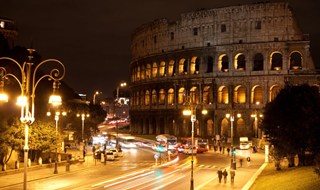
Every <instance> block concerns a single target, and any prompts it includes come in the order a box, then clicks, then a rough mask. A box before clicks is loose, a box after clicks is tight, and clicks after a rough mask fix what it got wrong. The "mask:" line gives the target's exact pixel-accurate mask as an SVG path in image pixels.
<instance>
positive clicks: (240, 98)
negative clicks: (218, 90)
mask: <svg viewBox="0 0 320 190" xmlns="http://www.w3.org/2000/svg"><path fill="white" fill-rule="evenodd" d="M246 95H247V93H246V88H245V87H244V86H241V85H239V86H237V87H235V89H234V95H233V98H234V99H233V102H234V103H236V104H244V103H246Z"/></svg>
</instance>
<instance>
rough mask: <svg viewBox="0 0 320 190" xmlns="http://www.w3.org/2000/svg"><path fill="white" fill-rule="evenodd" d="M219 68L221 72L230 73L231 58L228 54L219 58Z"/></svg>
mask: <svg viewBox="0 0 320 190" xmlns="http://www.w3.org/2000/svg"><path fill="white" fill-rule="evenodd" d="M218 68H219V71H221V72H228V71H229V58H228V56H227V54H222V55H220V56H219V60H218Z"/></svg>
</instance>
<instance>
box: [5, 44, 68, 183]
mask: <svg viewBox="0 0 320 190" xmlns="http://www.w3.org/2000/svg"><path fill="white" fill-rule="evenodd" d="M28 51H29V56H28V60H27V61H25V62H23V63H22V64H20V63H19V62H17V61H16V60H14V59H12V58H9V57H1V58H0V61H6V62H7V63H12V64H14V65H16V66H17V67H18V69H19V71H20V73H19V75H15V74H13V73H7V71H6V68H4V67H0V93H1V94H0V100H1V101H3V102H7V101H8V96H7V95H5V94H4V93H2V92H3V88H4V80H6V79H8V78H9V77H11V78H13V79H15V80H16V81H17V82H18V84H19V87H20V90H21V95H20V96H19V98H18V102H17V104H18V105H20V106H21V117H20V121H21V122H22V123H24V124H25V140H24V148H23V149H24V179H23V189H27V167H28V150H29V146H28V135H29V126H30V125H31V124H32V123H33V122H34V120H35V117H34V115H35V106H34V102H35V101H34V100H35V91H36V88H37V86H38V84H39V82H40V81H41V80H42V79H44V78H48V79H49V80H52V81H53V95H54V96H53V97H50V99H49V100H50V101H49V103H52V104H53V105H59V104H61V97H60V98H58V95H57V94H55V92H56V89H57V88H58V86H59V84H60V82H59V81H60V80H62V79H63V78H64V75H65V67H64V65H63V63H62V62H60V61H58V60H56V59H47V60H44V61H42V62H40V63H39V64H38V65H36V66H35V68H34V69H31V68H32V65H34V63H32V62H31V61H32V59H33V55H32V53H33V52H34V51H35V50H34V49H28ZM49 63H52V64H56V65H57V66H58V67H54V66H53V65H52V64H51V70H50V69H49V70H50V71H49V72H45V71H42V72H44V74H43V75H42V76H40V77H39V78H36V74H37V71H38V69H39V68H40V67H41V66H43V65H45V64H47V65H49ZM19 77H21V78H19ZM37 77H38V75H37ZM59 101H60V102H59Z"/></svg>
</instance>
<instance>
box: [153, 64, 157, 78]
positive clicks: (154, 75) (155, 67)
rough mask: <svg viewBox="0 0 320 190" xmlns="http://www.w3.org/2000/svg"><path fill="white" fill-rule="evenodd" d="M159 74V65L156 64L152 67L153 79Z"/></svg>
mask: <svg viewBox="0 0 320 190" xmlns="http://www.w3.org/2000/svg"><path fill="white" fill-rule="evenodd" d="M157 74H158V65H157V63H156V62H154V63H153V65H152V78H156V77H157Z"/></svg>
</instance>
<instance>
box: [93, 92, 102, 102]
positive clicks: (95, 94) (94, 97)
mask: <svg viewBox="0 0 320 190" xmlns="http://www.w3.org/2000/svg"><path fill="white" fill-rule="evenodd" d="M99 94H102V92H100V91H96V92H95V93H94V94H93V104H94V105H95V104H96V96H98V95H99Z"/></svg>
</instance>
